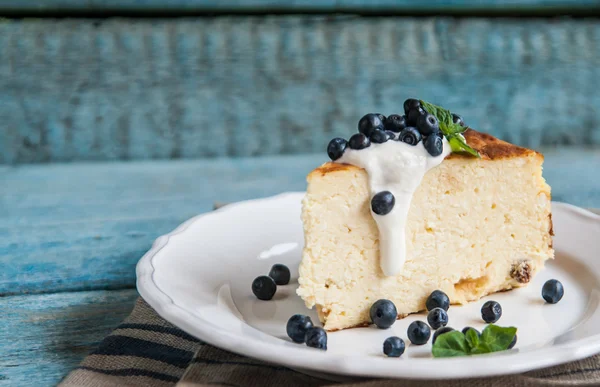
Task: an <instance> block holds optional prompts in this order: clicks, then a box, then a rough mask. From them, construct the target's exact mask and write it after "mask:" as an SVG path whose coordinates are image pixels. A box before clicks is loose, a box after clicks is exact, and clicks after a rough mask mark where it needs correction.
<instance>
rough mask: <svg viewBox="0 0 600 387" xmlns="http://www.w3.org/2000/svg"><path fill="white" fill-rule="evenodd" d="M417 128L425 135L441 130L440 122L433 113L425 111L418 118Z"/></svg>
mask: <svg viewBox="0 0 600 387" xmlns="http://www.w3.org/2000/svg"><path fill="white" fill-rule="evenodd" d="M417 129H419V132H421V134H423V135H424V136H429V135H430V134H435V133H437V132H439V131H440V123H439V122H438V119H437V118H436V117H435V116H434V115H433V114H430V113H425V114H423V115H421V116H419V118H417Z"/></svg>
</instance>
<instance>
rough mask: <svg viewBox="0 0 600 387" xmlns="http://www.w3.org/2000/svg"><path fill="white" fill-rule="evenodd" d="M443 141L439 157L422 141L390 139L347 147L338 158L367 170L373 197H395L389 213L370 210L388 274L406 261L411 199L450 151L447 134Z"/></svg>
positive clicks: (399, 267) (382, 265) (396, 272)
mask: <svg viewBox="0 0 600 387" xmlns="http://www.w3.org/2000/svg"><path fill="white" fill-rule="evenodd" d="M443 143H444V150H443V152H442V154H441V155H439V156H437V157H433V156H431V155H430V154H429V153H428V152H427V150H425V147H424V146H423V142H422V141H421V142H419V143H418V144H417V145H416V146H412V145H409V144H406V143H404V142H401V141H394V140H389V141H387V142H385V143H383V144H371V146H370V147H368V148H365V149H361V150H354V149H350V148H347V149H346V151H345V152H344V155H343V156H342V157H341V158H339V159H338V160H336V162H338V163H344V164H352V165H356V166H357V167H361V168H364V169H365V170H366V171H367V174H368V175H369V186H370V187H369V188H370V191H371V198H373V196H374V195H375V194H377V193H379V192H381V191H390V192H391V193H392V194H393V195H394V197H395V204H394V208H393V209H392V211H391V212H390V213H388V214H386V215H377V214H375V213H374V212H373V210H371V215H373V219H375V222H376V223H377V227H378V228H379V251H380V253H379V255H380V258H379V261H380V265H381V270H382V271H383V274H385V275H386V276H394V275H397V274H399V273H400V272H401V271H402V267H403V266H404V262H405V261H406V235H405V233H406V220H407V217H408V210H409V208H410V202H411V200H412V196H413V194H414V192H415V191H416V189H417V187H418V186H419V184H421V180H423V176H425V173H427V171H429V170H430V169H431V168H434V167H436V166H438V165H439V164H441V162H442V161H443V160H444V158H445V157H446V156H447V155H448V154H450V152H451V150H450V144H448V141H447V140H446V138H445V137H444V138H443ZM369 207H370V203H369Z"/></svg>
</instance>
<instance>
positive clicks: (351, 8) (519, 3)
mask: <svg viewBox="0 0 600 387" xmlns="http://www.w3.org/2000/svg"><path fill="white" fill-rule="evenodd" d="M597 5H598V2H597V1H595V0H576V1H569V0H516V1H510V2H501V1H497V0H452V1H441V0H424V1H418V2H416V1H411V0H373V1H368V0H316V1H315V0H303V1H286V0H169V1H164V0H145V1H143V2H140V1H138V0H88V1H81V0H0V10H6V11H29V12H49V11H88V12H89V11H107V10H108V11H143V12H160V11H162V12H165V11H171V12H216V11H220V12H248V11H251V12H273V11H279V12H284V11H287V12H384V11H385V12H393V11H395V12H419V11H421V12H423V11H429V12H433V11H437V12H460V11H462V12H469V13H472V12H477V11H488V12H489V11H497V12H507V11H532V10H535V11H538V12H539V11H544V10H562V11H573V10H574V9H575V10H580V9H586V7H587V9H588V10H589V8H590V7H594V6H597Z"/></svg>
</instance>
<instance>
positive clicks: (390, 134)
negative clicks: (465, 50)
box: [385, 130, 396, 140]
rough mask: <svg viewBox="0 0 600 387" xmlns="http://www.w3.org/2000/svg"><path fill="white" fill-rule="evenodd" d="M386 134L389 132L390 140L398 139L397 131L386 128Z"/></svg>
mask: <svg viewBox="0 0 600 387" xmlns="http://www.w3.org/2000/svg"><path fill="white" fill-rule="evenodd" d="M385 134H387V136H388V140H395V139H396V133H394V132H392V131H391V130H386V131H385Z"/></svg>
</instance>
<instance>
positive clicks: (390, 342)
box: [383, 336, 406, 357]
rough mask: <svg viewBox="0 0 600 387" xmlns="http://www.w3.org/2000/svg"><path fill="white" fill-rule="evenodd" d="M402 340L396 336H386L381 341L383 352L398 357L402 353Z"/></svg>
mask: <svg viewBox="0 0 600 387" xmlns="http://www.w3.org/2000/svg"><path fill="white" fill-rule="evenodd" d="M404 348H406V346H405V345H404V340H402V339H401V338H399V337H397V336H392V337H388V338H387V339H385V341H384V342H383V353H385V354H386V355H387V356H388V357H400V356H402V354H403V353H404Z"/></svg>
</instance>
